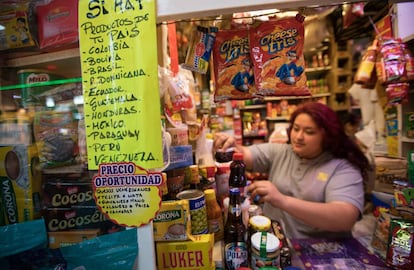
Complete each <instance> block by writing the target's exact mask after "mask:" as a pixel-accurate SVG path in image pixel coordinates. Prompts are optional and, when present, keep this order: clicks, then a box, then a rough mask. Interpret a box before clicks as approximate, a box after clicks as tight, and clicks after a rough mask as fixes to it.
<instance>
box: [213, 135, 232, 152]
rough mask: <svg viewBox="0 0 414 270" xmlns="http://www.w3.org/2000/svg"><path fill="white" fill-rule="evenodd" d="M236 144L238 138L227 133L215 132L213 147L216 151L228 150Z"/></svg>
mask: <svg viewBox="0 0 414 270" xmlns="http://www.w3.org/2000/svg"><path fill="white" fill-rule="evenodd" d="M235 146H236V140H235V139H234V138H233V137H232V136H230V135H228V134H226V133H216V134H214V144H213V149H214V151H217V150H223V151H226V150H227V149H228V148H230V147H235Z"/></svg>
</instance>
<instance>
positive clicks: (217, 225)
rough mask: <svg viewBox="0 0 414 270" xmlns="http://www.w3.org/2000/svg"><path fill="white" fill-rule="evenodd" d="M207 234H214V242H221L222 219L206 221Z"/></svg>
mask: <svg viewBox="0 0 414 270" xmlns="http://www.w3.org/2000/svg"><path fill="white" fill-rule="evenodd" d="M208 232H209V233H214V241H219V240H222V239H223V237H224V226H223V220H222V219H211V220H208Z"/></svg>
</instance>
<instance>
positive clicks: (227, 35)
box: [213, 29, 256, 102]
mask: <svg viewBox="0 0 414 270" xmlns="http://www.w3.org/2000/svg"><path fill="white" fill-rule="evenodd" d="M213 62H214V80H215V92H214V101H215V102H220V101H224V100H228V99H250V98H253V97H254V94H255V92H256V87H255V86H254V75H253V66H252V62H251V59H250V50H249V38H248V31H247V30H245V29H244V30H242V29H234V30H220V31H218V32H217V33H216V41H215V43H214V48H213Z"/></svg>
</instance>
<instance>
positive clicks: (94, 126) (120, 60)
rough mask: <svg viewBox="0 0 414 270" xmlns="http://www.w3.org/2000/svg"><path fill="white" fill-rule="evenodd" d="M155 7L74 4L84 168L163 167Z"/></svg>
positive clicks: (138, 2)
mask: <svg viewBox="0 0 414 270" xmlns="http://www.w3.org/2000/svg"><path fill="white" fill-rule="evenodd" d="M155 17H156V13H155V1H150V0H135V1H132V0H126V1H116V0H112V1H111V0H106V1H96V0H89V1H79V40H80V52H81V65H82V81H83V96H84V111H85V127H86V128H85V130H86V136H87V138H86V143H87V149H88V167H89V169H91V170H96V169H98V167H99V164H102V163H117V162H134V163H135V164H139V165H140V166H142V167H144V168H147V169H150V168H160V167H162V166H163V156H162V138H161V120H160V97H159V89H158V66H157V63H158V62H157V50H156V47H157V37H156V23H155Z"/></svg>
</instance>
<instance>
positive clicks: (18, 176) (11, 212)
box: [0, 145, 42, 224]
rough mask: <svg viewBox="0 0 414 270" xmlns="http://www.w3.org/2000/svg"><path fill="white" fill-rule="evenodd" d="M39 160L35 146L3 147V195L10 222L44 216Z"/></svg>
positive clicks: (0, 149) (0, 162) (0, 151)
mask: <svg viewBox="0 0 414 270" xmlns="http://www.w3.org/2000/svg"><path fill="white" fill-rule="evenodd" d="M38 163H39V158H38V155H37V149H36V147H35V145H29V146H27V145H14V146H0V185H1V192H0V194H1V200H2V204H3V207H4V215H5V217H6V224H14V223H18V222H24V221H29V220H33V219H36V218H39V217H40V191H41V185H42V183H41V181H42V178H41V173H40V171H39V170H38ZM1 214H3V213H1Z"/></svg>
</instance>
